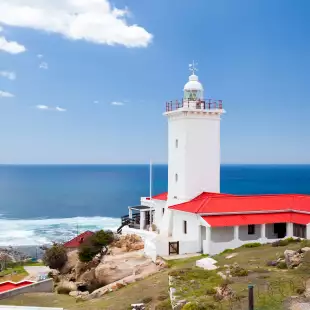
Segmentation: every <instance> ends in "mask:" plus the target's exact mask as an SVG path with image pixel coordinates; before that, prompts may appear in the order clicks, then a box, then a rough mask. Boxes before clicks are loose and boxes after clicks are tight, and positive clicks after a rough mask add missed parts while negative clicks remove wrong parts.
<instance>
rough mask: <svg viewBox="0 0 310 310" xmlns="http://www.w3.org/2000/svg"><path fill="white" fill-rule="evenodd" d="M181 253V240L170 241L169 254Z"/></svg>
mask: <svg viewBox="0 0 310 310" xmlns="http://www.w3.org/2000/svg"><path fill="white" fill-rule="evenodd" d="M171 254H179V241H177V242H169V255H171Z"/></svg>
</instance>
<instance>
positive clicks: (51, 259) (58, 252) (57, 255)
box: [43, 243, 68, 270]
mask: <svg viewBox="0 0 310 310" xmlns="http://www.w3.org/2000/svg"><path fill="white" fill-rule="evenodd" d="M67 260H68V256H67V251H66V249H65V247H64V246H63V245H62V244H58V243H54V244H53V245H52V246H51V247H50V248H48V249H46V250H45V253H44V256H43V262H44V264H45V265H46V266H48V267H50V268H51V269H58V270H60V269H61V268H62V267H63V266H64V265H65V263H66V262H67Z"/></svg>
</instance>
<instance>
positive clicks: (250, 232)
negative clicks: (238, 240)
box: [248, 225, 255, 235]
mask: <svg viewBox="0 0 310 310" xmlns="http://www.w3.org/2000/svg"><path fill="white" fill-rule="evenodd" d="M254 234H255V225H248V235H254Z"/></svg>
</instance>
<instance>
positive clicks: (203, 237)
mask: <svg viewBox="0 0 310 310" xmlns="http://www.w3.org/2000/svg"><path fill="white" fill-rule="evenodd" d="M200 237H201V252H202V253H203V242H204V240H206V226H200Z"/></svg>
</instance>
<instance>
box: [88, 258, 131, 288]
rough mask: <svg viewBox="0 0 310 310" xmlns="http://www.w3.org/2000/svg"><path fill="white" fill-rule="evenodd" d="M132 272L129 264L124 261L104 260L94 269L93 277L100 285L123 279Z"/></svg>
mask: <svg viewBox="0 0 310 310" xmlns="http://www.w3.org/2000/svg"><path fill="white" fill-rule="evenodd" d="M132 273H133V269H132V267H131V266H129V265H128V264H126V262H119V263H118V264H117V265H116V264H115V263H114V262H105V263H103V264H100V265H98V266H97V267H96V269H95V273H94V274H95V277H96V279H97V281H98V283H99V284H100V285H107V284H109V283H113V282H115V281H118V280H120V279H123V278H125V277H127V276H129V275H131V274H132Z"/></svg>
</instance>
